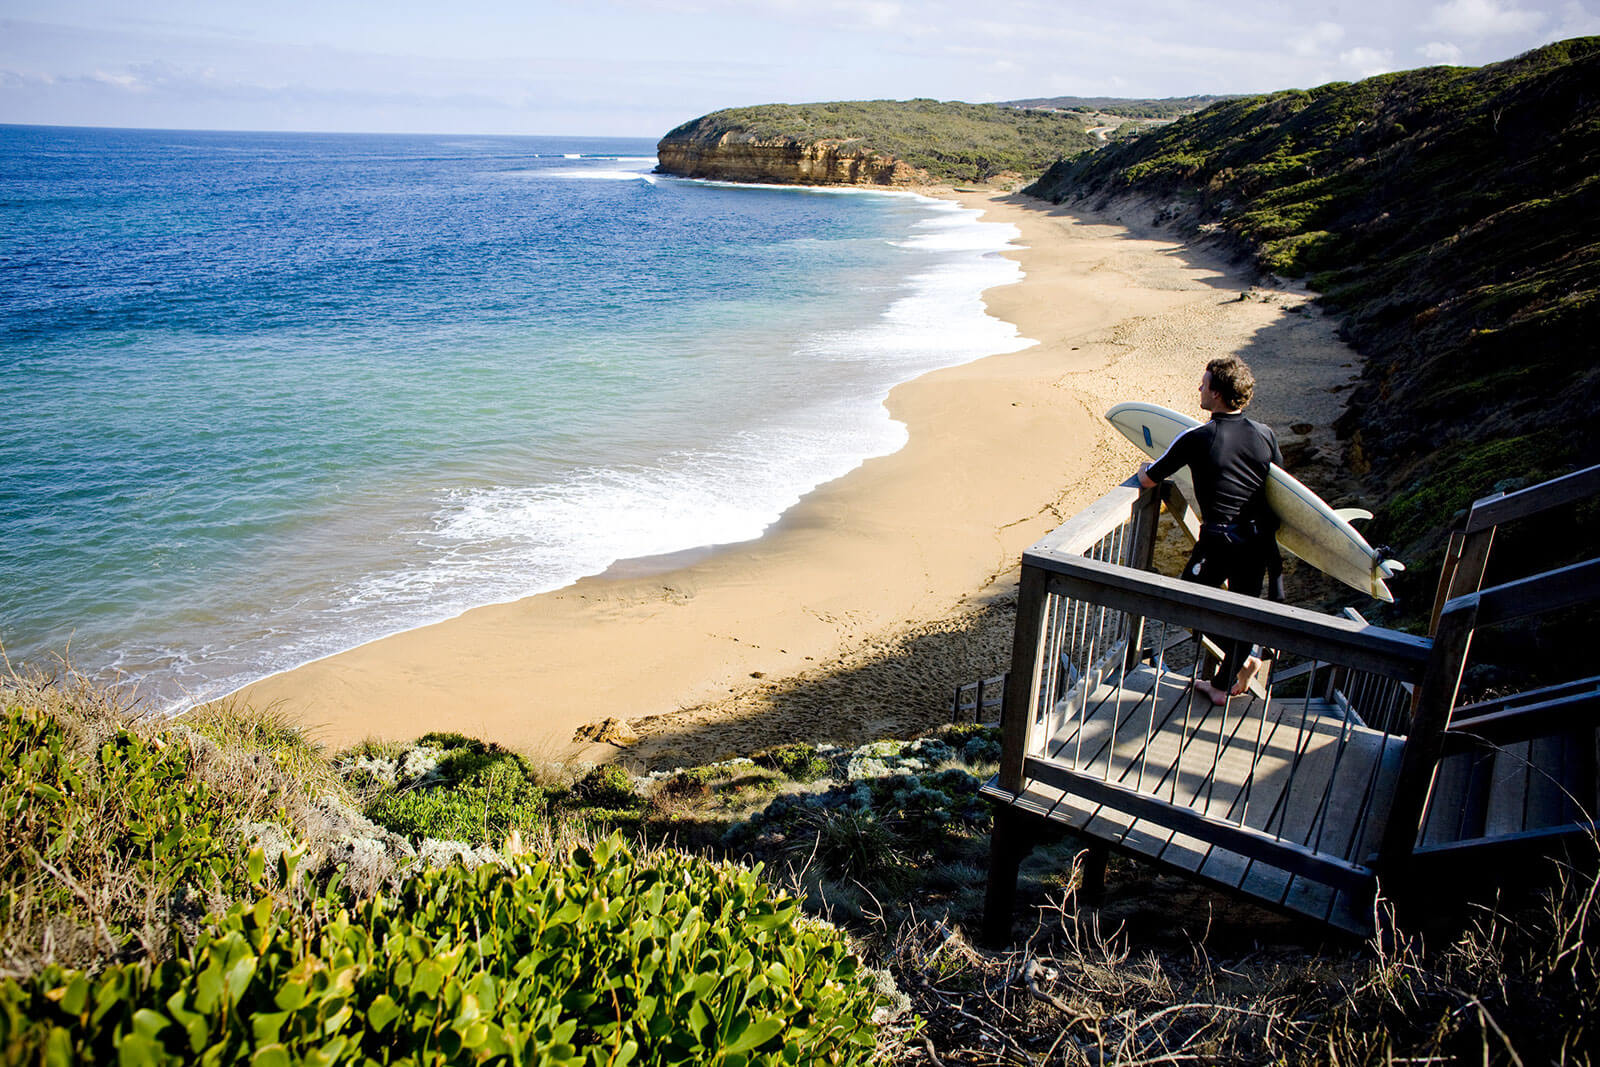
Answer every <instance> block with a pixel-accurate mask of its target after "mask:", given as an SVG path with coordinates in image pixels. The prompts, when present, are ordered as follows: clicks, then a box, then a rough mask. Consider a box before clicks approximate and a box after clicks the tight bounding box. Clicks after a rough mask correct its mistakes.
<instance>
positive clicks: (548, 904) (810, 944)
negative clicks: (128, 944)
mask: <svg viewBox="0 0 1600 1067" xmlns="http://www.w3.org/2000/svg"><path fill="white" fill-rule="evenodd" d="M262 868H263V865H262V861H261V856H260V853H259V852H257V853H255V854H253V856H252V861H251V864H250V870H249V874H250V876H251V877H252V878H253V879H254V880H255V882H256V885H257V888H258V890H259V895H258V896H257V897H256V899H255V900H254V901H253V902H248V903H239V904H236V905H235V906H233V907H232V908H230V909H229V910H228V912H227V913H226V914H225V915H224V916H222V917H221V918H220V919H219V920H218V921H217V922H216V923H215V924H214V926H212V927H211V928H209V929H207V930H206V931H205V932H204V933H203V934H202V935H201V936H200V937H199V938H198V939H197V940H196V941H195V942H194V944H193V947H192V948H190V949H189V950H187V951H185V952H182V953H180V954H179V955H178V957H177V958H176V959H173V960H170V961H167V962H165V963H162V964H159V965H152V964H150V963H134V964H115V965H113V966H110V967H108V968H106V969H105V970H103V971H101V972H99V973H97V974H90V973H87V972H84V971H75V970H68V969H64V968H60V967H50V968H47V969H46V970H44V971H43V972H41V973H39V974H37V975H36V976H35V977H34V978H33V979H32V980H30V981H27V982H25V983H18V982H12V981H8V982H5V983H0V1058H4V1059H5V1060H6V1061H7V1062H24V1061H47V1062H63V1063H66V1062H76V1063H110V1062H113V1061H115V1062H122V1063H128V1062H136V1063H141V1064H160V1063H188V1062H205V1063H237V1062H244V1061H246V1060H248V1061H249V1062H251V1063H252V1064H262V1065H265V1064H288V1063H299V1062H305V1063H329V1064H331V1063H368V1062H378V1063H415V1064H444V1063H455V1062H464V1061H468V1060H473V1061H483V1060H505V1061H508V1062H513V1063H517V1062H529V1063H543V1064H552V1065H557V1064H573V1065H577V1064H608V1065H610V1064H618V1065H620V1064H627V1063H634V1062H637V1063H649V1064H728V1065H730V1067H732V1065H756V1064H796V1063H830V1064H863V1063H866V1062H868V1061H869V1060H870V1059H871V1057H872V1054H873V1048H874V1041H875V1026H874V1023H873V1021H872V1015H873V1011H874V1008H875V1007H877V1006H878V1004H879V1001H880V1000H881V999H882V998H881V996H880V994H879V993H877V992H876V991H875V989H874V981H873V977H872V976H871V974H870V973H869V972H867V971H865V970H864V969H861V968H859V967H858V964H857V961H856V959H855V957H854V956H853V955H851V954H850V952H849V951H848V950H847V948H846V946H845V945H844V942H843V939H842V937H841V936H840V935H839V934H838V933H837V931H834V930H832V929H831V928H828V927H824V926H821V925H820V924H816V923H812V922H809V921H807V920H805V919H803V918H802V917H801V916H799V915H798V909H797V905H796V904H795V903H794V902H793V901H791V900H788V899H785V898H781V897H774V896H773V895H772V894H771V891H770V889H769V888H768V887H767V886H766V885H765V884H764V883H763V882H762V881H761V880H760V879H759V877H758V873H757V872H755V871H750V870H745V869H741V868H736V867H728V866H718V865H714V864H712V863H709V862H707V861H704V860H699V859H695V858H692V857H687V856H682V855H676V854H673V853H668V852H662V853H656V854H653V855H649V856H643V857H640V856H636V855H635V854H634V853H632V852H631V851H629V850H628V849H627V848H625V847H624V846H623V845H621V844H620V842H619V841H618V840H617V839H615V838H610V839H606V840H602V841H600V842H598V843H596V844H595V845H594V846H593V847H592V849H583V848H579V849H575V850H573V851H572V852H570V853H568V854H567V855H566V856H565V857H564V858H562V859H561V860H559V861H557V862H556V863H554V864H550V863H544V862H540V863H533V864H526V863H515V864H513V865H512V866H510V867H500V866H494V865H488V866H483V867H480V868H478V869H477V870H474V871H469V870H466V869H464V868H462V867H459V866H452V867H447V868H441V869H431V870H423V871H421V872H419V873H418V874H416V875H415V876H413V877H412V878H411V879H409V880H408V881H407V882H406V883H405V884H404V885H403V887H402V888H401V890H400V892H399V893H398V894H396V895H395V896H393V897H382V896H380V897H375V898H372V899H369V900H367V901H365V902H363V903H360V904H351V903H349V902H348V901H342V900H340V899H339V897H338V895H337V893H336V892H334V893H330V894H328V895H326V896H324V897H323V898H322V899H320V900H318V901H316V902H315V905H314V906H313V907H312V908H310V909H304V908H296V907H292V906H286V905H285V904H284V902H283V901H282V900H281V899H280V898H279V897H277V896H274V895H273V894H272V893H270V892H269V891H268V890H267V888H266V884H265V882H264V880H263V877H262V876H263V869H262ZM283 874H284V877H283V878H282V881H283V882H288V881H290V878H289V877H288V875H289V870H288V865H287V864H285V868H284V871H283Z"/></svg>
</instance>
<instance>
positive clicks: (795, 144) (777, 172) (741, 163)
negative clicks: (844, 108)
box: [656, 134, 929, 186]
mask: <svg viewBox="0 0 1600 1067" xmlns="http://www.w3.org/2000/svg"><path fill="white" fill-rule="evenodd" d="M846 144H847V143H846V142H839V141H814V142H810V143H805V142H801V141H795V140H792V139H790V138H779V139H773V140H750V139H736V138H735V137H734V136H732V135H726V134H725V135H723V136H721V137H718V138H716V139H714V140H700V139H692V138H687V137H672V136H668V137H665V138H663V139H662V140H661V141H660V143H658V144H657V145H656V156H657V159H658V165H657V167H656V169H657V170H658V171H660V172H661V173H662V174H674V175H677V176H678V177H680V178H710V179H714V180H716V181H730V182H769V183H772V184H774V185H878V186H883V185H890V186H893V185H916V184H920V183H925V182H927V181H928V180H929V179H928V173H927V172H926V171H924V170H920V169H918V168H916V167H913V166H911V165H910V164H907V163H903V162H901V161H900V160H898V159H892V158H885V157H883V156H879V155H875V154H872V153H864V152H860V151H856V150H853V149H850V148H848V147H846Z"/></svg>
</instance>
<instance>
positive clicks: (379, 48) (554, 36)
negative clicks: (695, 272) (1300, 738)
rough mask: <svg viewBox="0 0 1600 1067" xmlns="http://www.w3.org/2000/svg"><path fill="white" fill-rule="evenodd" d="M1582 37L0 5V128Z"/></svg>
mask: <svg viewBox="0 0 1600 1067" xmlns="http://www.w3.org/2000/svg"><path fill="white" fill-rule="evenodd" d="M1585 34H1600V0H1444V2H1437V3H1435V2H1429V0H1419V2H1412V0H1319V2H1317V3H1299V4H1288V3H1268V2H1265V0H1223V2H1220V3H1196V2H1194V0H1095V2H1094V3H1084V2H1080V0H978V2H974V0H575V2H570V3H569V2H565V0H428V2H426V3H423V2H418V0H381V2H368V0H249V2H241V0H139V2H138V3H128V2H127V0H0V122H6V123H30V124H44V125H70V126H132V127H147V128H166V129H225V130H297V131H350V132H383V133H475V134H550V135H586V136H622V137H652V138H654V137H659V136H661V135H662V134H664V133H666V132H667V131H668V130H669V129H671V128H672V127H674V126H676V125H678V124H679V123H682V122H686V121H688V120H690V119H693V118H696V117H698V116H700V115H703V114H705V113H707V112H709V111H714V110H717V109H718V108H724V107H737V106H743V105H751V104H767V103H805V102H812V101H820V100H864V99H882V98H890V99H902V100H903V99H909V98H911V97H932V98H934V99H939V100H966V101H972V102H983V101H998V100H1015V99H1022V98H1027V97H1044V96H1061V95H1076V96H1122V97H1168V96H1187V95H1191V94H1199V93H1255V92H1267V91H1271V90H1275V89H1287V88H1309V87H1311V86H1315V85H1321V84H1324V83H1326V82H1329V81H1346V80H1355V79H1358V78H1362V77H1366V76H1368V75H1372V74H1378V73H1383V72H1385V71H1392V70H1407V69H1410V68H1413V67H1421V66H1431V65H1434V64H1439V63H1450V64H1458V65H1470V66H1476V65H1479V64H1482V63H1490V62H1495V61H1497V60H1501V59H1508V58H1510V57H1511V56H1514V55H1517V54H1519V53H1521V52H1525V51H1527V50H1528V49H1530V48H1535V47H1537V46H1539V45H1542V44H1547V43H1549V42H1551V41H1557V40H1562V39H1564V38H1568V37H1575V36H1581V35H1585Z"/></svg>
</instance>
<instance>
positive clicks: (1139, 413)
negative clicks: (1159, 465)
mask: <svg viewBox="0 0 1600 1067" xmlns="http://www.w3.org/2000/svg"><path fill="white" fill-rule="evenodd" d="M1106 420H1107V421H1108V422H1110V423H1111V425H1113V426H1115V427H1116V428H1117V431H1118V432H1119V433H1121V434H1122V436H1124V437H1126V438H1127V439H1128V440H1130V441H1132V442H1133V443H1134V444H1135V445H1136V446H1138V447H1139V448H1140V449H1141V450H1142V451H1143V452H1144V453H1145V455H1147V456H1149V457H1150V458H1151V459H1157V458H1159V457H1160V456H1161V454H1162V453H1164V452H1165V451H1166V450H1167V446H1168V445H1170V444H1172V442H1173V441H1174V440H1175V439H1177V437H1178V435H1179V434H1181V433H1183V432H1184V431H1185V430H1188V429H1192V428H1193V427H1195V426H1198V425H1200V421H1199V420H1198V419H1195V418H1192V417H1190V416H1188V415H1185V414H1183V413H1182V412H1178V411H1173V410H1172V409H1171V408H1164V407H1162V406H1161V405H1160V404H1147V403H1144V402H1143V401H1138V400H1131V401H1127V402H1124V403H1121V404H1117V405H1115V406H1114V407H1112V408H1111V410H1110V411H1107V412H1106ZM1171 481H1173V482H1176V483H1178V485H1179V486H1180V487H1181V488H1182V489H1183V490H1184V493H1185V495H1187V496H1188V497H1189V499H1190V500H1193V499H1194V482H1193V481H1192V480H1191V479H1190V478H1189V472H1188V470H1187V469H1185V470H1182V471H1180V472H1178V474H1177V475H1175V476H1174V477H1173V478H1172V479H1171ZM1267 506H1268V507H1270V508H1271V509H1272V512H1273V514H1274V515H1276V516H1277V517H1278V544H1279V545H1281V546H1282V547H1283V548H1284V550H1285V551H1288V552H1291V553H1293V554H1294V555H1296V556H1298V557H1300V558H1301V559H1303V560H1305V561H1306V562H1307V563H1309V564H1311V565H1312V566H1313V567H1315V568H1317V569H1318V570H1319V571H1322V572H1323V573H1324V574H1328V575H1330V576H1332V577H1334V578H1337V579H1338V580H1339V581H1341V582H1343V583H1344V584H1346V585H1348V586H1350V587H1351V588H1352V589H1359V590H1360V591H1361V592H1363V593H1366V594H1367V595H1368V596H1373V597H1376V598H1377V599H1379V600H1386V601H1393V600H1394V595H1393V594H1392V593H1390V592H1389V587H1388V586H1387V585H1385V584H1384V581H1385V580H1386V579H1389V578H1393V577H1394V575H1395V574H1396V572H1398V571H1402V570H1404V569H1405V565H1404V564H1402V563H1400V562H1399V561H1398V560H1389V559H1383V558H1382V557H1380V556H1379V555H1378V553H1377V551H1376V550H1375V549H1374V548H1373V547H1372V546H1371V545H1369V544H1367V539H1366V538H1364V537H1362V536H1361V534H1360V532H1359V531H1357V530H1356V528H1355V527H1354V526H1351V525H1350V520H1351V519H1352V518H1370V517H1371V515H1370V514H1369V513H1368V512H1365V511H1362V510H1361V509H1359V508H1345V509H1342V510H1335V509H1334V508H1331V507H1329V506H1328V505H1327V504H1326V503H1325V502H1324V501H1323V499H1322V498H1321V497H1319V496H1318V495H1317V494H1315V493H1313V492H1312V491H1311V490H1309V489H1307V488H1306V487H1305V486H1304V485H1303V484H1302V483H1301V482H1300V480H1299V479H1298V478H1296V477H1295V476H1294V475H1292V474H1290V473H1289V472H1288V471H1286V470H1284V469H1283V468H1282V467H1280V466H1278V465H1277V464H1276V463H1274V464H1273V465H1272V470H1271V471H1270V472H1268V475H1267ZM1201 517H1202V518H1204V516H1201Z"/></svg>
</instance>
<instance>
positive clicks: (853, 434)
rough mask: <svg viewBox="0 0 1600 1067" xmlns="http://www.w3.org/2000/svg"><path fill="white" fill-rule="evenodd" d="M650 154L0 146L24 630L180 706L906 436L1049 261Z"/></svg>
mask: <svg viewBox="0 0 1600 1067" xmlns="http://www.w3.org/2000/svg"><path fill="white" fill-rule="evenodd" d="M654 165H655V159H654V142H653V141H648V140H635V139H597V138H579V137H571V138H557V137H449V136H432V137H424V136H388V135H334V134H280V133H221V132H174V131H153V130H115V129H78V128H46V127H26V126H0V372H3V381H4V390H5V397H6V403H5V405H4V411H5V415H4V424H5V429H4V432H3V433H0V642H3V644H4V649H5V653H6V655H7V656H8V657H9V659H10V661H11V663H12V664H13V665H20V664H31V665H34V666H37V667H40V668H43V669H46V670H60V669H62V667H63V666H64V665H65V664H68V663H70V665H71V666H72V667H73V668H74V669H75V670H77V671H79V672H82V673H84V674H87V675H89V676H91V677H95V678H98V679H101V680H107V681H110V680H117V681H121V682H123V683H125V684H127V685H130V686H132V687H133V689H134V691H135V692H136V693H137V694H138V695H139V698H140V699H141V701H143V702H144V703H146V704H147V705H154V706H159V707H165V708H172V707H181V706H186V705H187V704H189V703H191V702H194V701H198V700H204V699H209V698H212V697H216V696H219V695H222V694H225V693H228V692H231V691H232V690H234V689H236V688H238V687H239V686H241V685H244V684H246V683H248V682H250V681H253V680H255V679H259V678H261V677H264V676H266V675H268V674H272V673H275V672H277V671H281V670H284V669H287V668H290V667H293V666H296V665H299V664H302V663H306V662H309V661H311V660H314V659H317V658H320V657H323V656H326V655H329V654H332V653H335V652H338V651H340V650H343V649H346V648H350V647H353V646H355V645H357V644H361V643H363V642H365V641H368V640H371V639H374V638H377V637H381V636H383V635H386V634H390V633H395V632H398V631H401V630H405V629H409V628H412V627H416V626H421V625H425V624H428V623H431V622H436V621H439V620H441V619H445V618H449V617H452V616H454V615H457V614H460V613H461V612H463V611H465V610H467V609H469V608H472V607H475V606H478V605H483V604H489V603H496V602H503V601H508V600H514V599H518V598H521V597H525V596H529V595H532V594H535V593H540V592H545V591H549V590H554V589H559V588H562V587H564V586H567V585H570V584H571V583H573V582H574V581H576V580H578V579H579V578H581V577H584V576H586V575H592V574H596V573H600V572H602V571H604V570H606V569H607V568H608V567H609V566H611V565H612V564H614V563H616V562H617V561H622V560H631V559H637V558H641V557H651V556H657V555H663V554H669V553H676V552H682V551H686V550H689V549H693V548H697V547H702V546H712V545H722V544H729V543H734V542H739V541H746V540H749V539H752V538H756V537H759V536H760V535H761V533H762V531H763V530H765V529H766V528H767V527H768V526H770V525H771V524H772V523H773V522H775V521H776V520H777V519H778V517H779V516H780V515H781V514H782V513H783V512H784V511H785V510H786V509H787V508H789V507H790V506H791V505H793V504H794V503H796V502H797V501H798V500H799V499H800V497H801V496H802V495H803V494H805V493H806V492H808V491H809V490H811V489H813V488H815V487H816V486H818V485H821V484H822V483H824V482H827V481H830V480H832V479H834V478H837V477H839V476H840V475H843V474H845V473H847V472H848V471H850V470H851V469H853V468H855V467H856V466H858V465H859V464H861V463H862V462H863V461H865V460H866V459H868V458H870V457H874V456H879V455H884V454H887V453H890V452H893V451H895V450H896V449H898V448H899V447H901V445H902V444H903V443H904V441H905V438H906V431H905V428H904V427H903V426H902V425H900V424H898V423H896V422H894V421H893V420H891V419H890V418H889V415H888V413H887V411H886V409H885V408H884V406H883V401H884V399H885V397H886V396H887V394H888V392H889V390H890V389H891V388H892V387H893V386H894V385H896V384H898V383H900V382H903V381H907V380H909V379H911V378H914V377H917V376H918V375H921V374H923V373H926V372H927V371H930V370H934V369H936V368H939V367H945V366H951V365H955V364H959V363H963V362H967V361H970V360H973V359H976V358H979V357H981V356H984V355H987V354H991V353H998V352H1006V351H1014V350H1017V349H1019V348H1022V347H1024V346H1025V345H1027V344H1029V343H1030V342H1028V341H1026V340H1024V339H1021V338H1019V337H1018V336H1017V334H1016V331H1015V329H1014V328H1013V327H1012V326H1010V325H1009V324H1007V323H1004V322H1001V321H999V320H997V319H994V318H992V317H990V316H988V315H987V314H985V312H984V310H983V306H982V303H981V300H980V293H981V292H982V291H983V290H984V289H986V288H989V287H991V286H995V285H1001V284H1006V283H1008V282H1013V281H1016V280H1017V279H1018V278H1019V277H1020V274H1019V271H1018V268H1017V266H1016V264H1015V263H1014V262H1012V261H1010V260H1008V259H1005V258H1002V257H1001V256H1000V255H999V254H998V253H999V252H1000V251H1001V250H1002V249H1004V248H1005V247H1007V244H1008V242H1010V241H1012V240H1013V239H1014V238H1015V237H1016V236H1017V234H1016V231H1015V229H1014V228H1013V227H1010V226H1008V225H1001V224H995V223H984V222H982V221H979V219H978V217H977V213H976V212H974V211H970V210H967V209H963V208H961V207H960V206H958V205H955V204H952V203H949V202H944V201H936V200H932V199H929V198H927V197H922V196H917V195H914V194H909V193H903V192H875V191H858V190H848V191H846V190H818V189H797V188H777V187H755V186H732V185H724V184H718V183H707V182H691V181H683V180H678V179H673V178H668V177H665V176H661V175H656V174H653V173H652V169H653V167H654Z"/></svg>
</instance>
